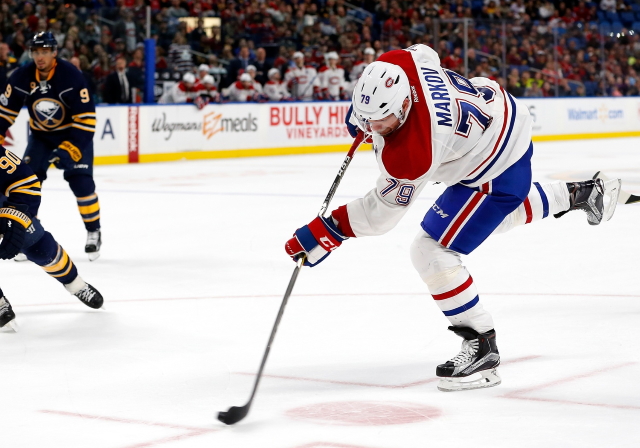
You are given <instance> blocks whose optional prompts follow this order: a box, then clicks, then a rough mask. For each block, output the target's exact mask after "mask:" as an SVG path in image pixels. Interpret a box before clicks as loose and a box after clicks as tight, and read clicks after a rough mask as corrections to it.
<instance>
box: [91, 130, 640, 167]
mask: <svg viewBox="0 0 640 448" xmlns="http://www.w3.org/2000/svg"><path fill="white" fill-rule="evenodd" d="M623 137H640V131H626V132H602V133H593V134H557V135H536V136H533V138H532V140H533V141H534V142H549V141H562V140H583V139H595V138H623ZM348 150H349V144H348V143H345V144H341V145H327V146H312V147H311V146H292V147H288V148H261V149H232V150H224V151H185V152H172V153H162V154H140V155H139V160H140V163H151V162H174V161H178V160H202V159H227V158H236V157H264V156H285V155H294V154H320V153H328V152H344V153H345V154H346V153H347V151H348ZM370 150H371V145H364V146H363V147H362V148H360V149H359V151H370ZM124 163H129V156H127V155H121V156H101V157H96V158H95V160H94V164H95V165H112V164H124Z"/></svg>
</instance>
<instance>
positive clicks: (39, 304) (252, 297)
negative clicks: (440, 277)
mask: <svg viewBox="0 0 640 448" xmlns="http://www.w3.org/2000/svg"><path fill="white" fill-rule="evenodd" d="M481 294H482V295H483V296H526V297H538V296H558V297H617V298H625V297H630V298H634V299H640V295H639V294H582V293H560V292H558V293H552V292H539V293H534V292H532V293H518V292H483V293H481ZM294 296H296V297H366V296H368V297H373V296H425V297H426V296H429V293H428V292H426V291H424V292H361V293H326V294H294ZM275 297H279V298H281V297H282V294H254V295H239V296H231V295H226V296H205V297H160V298H147V299H115V300H109V299H107V300H106V302H105V303H129V302H131V303H133V302H164V301H172V300H221V299H222V300H224V299H269V298H275ZM74 303H77V302H72V301H69V302H49V303H31V304H24V305H21V304H16V305H13V304H12V305H13V307H14V308H16V307H32V306H60V305H70V304H74Z"/></svg>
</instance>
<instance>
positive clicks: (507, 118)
mask: <svg viewBox="0 0 640 448" xmlns="http://www.w3.org/2000/svg"><path fill="white" fill-rule="evenodd" d="M500 91H501V92H502V95H503V96H504V121H503V122H502V129H500V136H499V137H498V140H496V144H495V146H494V147H493V150H491V154H489V157H487V158H486V159H484V162H482V163H481V164H480V165H478V167H477V168H476V169H475V170H473V171H471V172H470V173H469V174H467V177H469V176H471V175H472V174H473V173H475V172H476V171H478V170H479V169H480V168H482V166H483V165H484V164H485V163H487V162H488V161H489V160H491V158H492V157H493V155H494V154H495V153H496V151H497V150H498V146H500V143H501V142H502V136H503V135H504V131H505V129H507V123H508V122H509V108H508V107H507V94H506V92H505V91H504V89H503V88H502V87H500Z"/></svg>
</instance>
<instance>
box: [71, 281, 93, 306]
mask: <svg viewBox="0 0 640 448" xmlns="http://www.w3.org/2000/svg"><path fill="white" fill-rule="evenodd" d="M75 295H76V297H77V298H78V299H80V300H82V301H83V302H87V303H89V302H91V299H93V296H95V295H96V292H95V291H94V290H93V289H91V288H90V287H89V285H87V286H85V287H84V288H82V289H81V290H80V291H78V292H77V293H76V294H75Z"/></svg>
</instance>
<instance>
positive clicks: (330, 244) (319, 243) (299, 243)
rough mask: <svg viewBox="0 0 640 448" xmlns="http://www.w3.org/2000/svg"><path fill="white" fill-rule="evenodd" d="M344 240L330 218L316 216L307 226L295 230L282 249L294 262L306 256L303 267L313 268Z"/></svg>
mask: <svg viewBox="0 0 640 448" xmlns="http://www.w3.org/2000/svg"><path fill="white" fill-rule="evenodd" d="M346 239H347V237H346V236H344V235H343V234H342V233H341V232H340V231H339V230H338V228H337V227H336V225H335V224H334V223H333V220H332V218H331V217H329V218H323V217H320V216H318V217H317V218H316V219H314V220H313V221H311V222H310V223H309V224H308V225H306V226H303V227H300V228H299V229H298V230H296V232H295V233H294V234H293V238H291V239H290V240H289V241H287V244H285V246H284V249H285V250H286V251H287V254H288V255H289V256H290V257H291V258H293V260H294V261H297V260H298V258H300V257H301V256H302V255H306V260H305V262H304V265H305V266H311V267H313V266H315V265H317V264H318V263H320V262H321V261H322V260H324V259H325V258H327V257H328V256H329V254H331V252H332V251H334V250H336V249H337V248H338V247H340V245H341V244H342V242H343V241H344V240H346Z"/></svg>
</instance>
